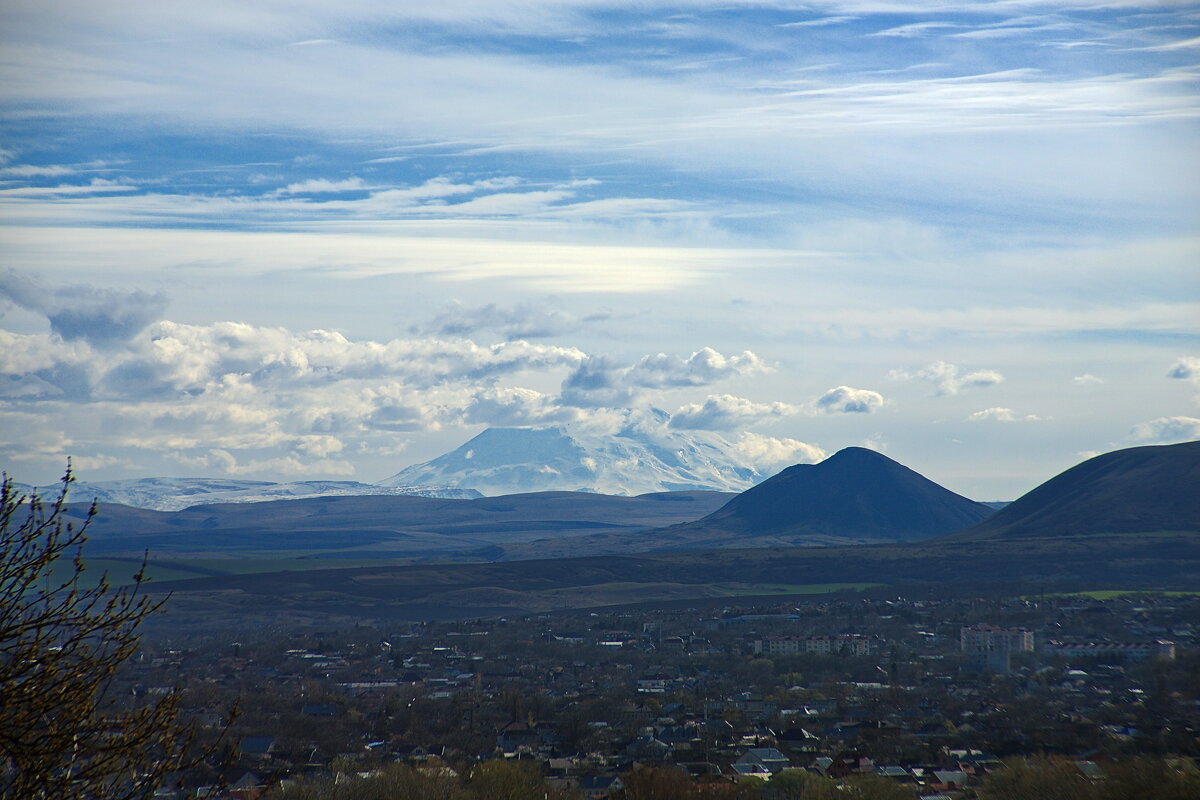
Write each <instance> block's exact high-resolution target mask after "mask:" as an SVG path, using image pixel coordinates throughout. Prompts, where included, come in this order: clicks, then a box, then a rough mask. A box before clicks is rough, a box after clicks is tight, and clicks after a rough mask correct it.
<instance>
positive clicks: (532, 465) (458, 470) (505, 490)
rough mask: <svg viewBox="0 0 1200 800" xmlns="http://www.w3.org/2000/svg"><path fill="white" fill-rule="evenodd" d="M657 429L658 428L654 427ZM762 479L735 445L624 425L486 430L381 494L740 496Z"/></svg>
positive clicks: (400, 476)
mask: <svg viewBox="0 0 1200 800" xmlns="http://www.w3.org/2000/svg"><path fill="white" fill-rule="evenodd" d="M662 421H664V422H665V418H664V420H662ZM766 477H767V473H763V472H760V471H759V469H758V468H756V467H755V465H754V464H752V463H751V462H750V461H749V459H747V458H744V457H742V456H740V455H739V454H738V448H737V447H736V445H735V444H734V443H733V442H731V441H729V440H728V439H726V438H724V437H722V436H720V435H718V434H712V433H692V432H689V433H681V432H674V431H669V430H667V429H666V428H665V427H664V426H657V427H655V429H654V431H653V432H649V431H647V430H645V429H643V428H641V427H638V426H635V425H629V426H627V427H625V428H623V429H622V430H619V431H617V432H616V433H611V432H600V431H595V430H592V429H590V428H588V427H585V426H581V425H562V426H556V427H549V428H489V429H487V430H485V431H484V432H483V433H481V434H479V435H478V436H476V437H475V438H473V439H471V440H470V441H469V442H467V443H466V444H464V445H463V446H462V447H459V448H458V449H456V450H454V451H452V452H450V453H446V454H445V455H442V456H439V457H437V458H435V459H433V460H432V461H427V462H425V463H423V464H415V465H413V466H411V467H408V468H407V469H404V470H402V471H400V472H398V473H396V474H395V475H393V476H392V477H390V478H387V479H386V480H383V481H380V482H379V483H380V485H381V486H400V485H436V486H458V487H463V488H471V489H477V490H479V491H480V492H483V493H484V494H486V495H503V494H515V493H518V492H536V491H572V492H598V493H600V494H618V495H639V494H647V493H650V492H678V491H719V492H740V491H742V490H743V489H747V488H749V487H750V486H753V485H754V484H755V483H758V482H759V481H761V480H763V479H764V478H766Z"/></svg>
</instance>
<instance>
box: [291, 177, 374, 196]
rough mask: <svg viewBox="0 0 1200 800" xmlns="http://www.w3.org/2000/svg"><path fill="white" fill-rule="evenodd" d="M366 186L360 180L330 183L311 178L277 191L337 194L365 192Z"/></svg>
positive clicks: (329, 181)
mask: <svg viewBox="0 0 1200 800" xmlns="http://www.w3.org/2000/svg"><path fill="white" fill-rule="evenodd" d="M368 188H370V187H368V186H367V184H366V183H365V182H364V181H363V179H362V178H344V179H343V180H340V181H331V180H328V179H326V178H312V179H309V180H306V181H300V182H299V183H289V184H288V185H287V186H285V187H283V188H282V189H280V190H279V193H280V194H337V193H340V192H362V191H365V190H367V189H368Z"/></svg>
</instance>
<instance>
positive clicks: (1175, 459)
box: [946, 441, 1200, 540]
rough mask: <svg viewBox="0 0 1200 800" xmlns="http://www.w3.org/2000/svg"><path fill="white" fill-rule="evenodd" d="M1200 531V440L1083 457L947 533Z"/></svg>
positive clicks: (1043, 534)
mask: <svg viewBox="0 0 1200 800" xmlns="http://www.w3.org/2000/svg"><path fill="white" fill-rule="evenodd" d="M1164 531H1173V532H1180V531H1194V532H1200V441H1197V442H1184V443H1183V444H1168V445H1155V446H1149V447H1131V448H1128V449H1126V450H1116V451H1113V452H1111V453H1105V454H1104V455H1099V456H1096V457H1095V458H1091V459H1088V460H1087V461H1084V462H1083V463H1082V464H1079V465H1077V466H1074V467H1072V468H1071V469H1069V470H1067V471H1066V472H1063V473H1060V474H1059V475H1057V476H1055V477H1053V478H1051V479H1050V480H1048V481H1046V482H1045V483H1043V484H1042V485H1041V486H1038V487H1037V488H1036V489H1034V490H1033V491H1031V492H1029V493H1027V494H1025V495H1023V496H1022V497H1021V498H1020V499H1018V500H1015V501H1013V502H1012V503H1009V504H1008V505H1007V506H1005V507H1004V508H1003V509H1002V510H1000V511H998V512H996V514H995V515H994V516H992V517H990V518H989V519H986V520H984V521H983V522H981V523H980V524H978V525H975V526H974V527H972V528H969V529H968V530H965V531H960V532H958V533H955V534H952V535H951V536H949V537H946V538H947V540H950V539H954V540H967V539H1001V538H1004V539H1025V538H1030V537H1060V536H1079V535H1088V534H1100V533H1105V534H1108V533H1120V534H1126V533H1127V534H1136V533H1155V532H1164Z"/></svg>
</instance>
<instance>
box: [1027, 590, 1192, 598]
mask: <svg viewBox="0 0 1200 800" xmlns="http://www.w3.org/2000/svg"><path fill="white" fill-rule="evenodd" d="M1135 595H1161V596H1165V597H1195V596H1197V595H1200V591H1195V592H1192V591H1159V590H1156V589H1090V590H1085V591H1081V592H1055V593H1053V594H1047V595H1045V597H1090V598H1091V599H1092V600H1115V599H1116V598H1118V597H1131V596H1135ZM1030 599H1033V598H1030Z"/></svg>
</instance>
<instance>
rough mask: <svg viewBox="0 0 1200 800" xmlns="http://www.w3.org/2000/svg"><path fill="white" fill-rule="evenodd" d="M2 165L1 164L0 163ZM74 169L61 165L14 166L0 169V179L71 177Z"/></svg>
mask: <svg viewBox="0 0 1200 800" xmlns="http://www.w3.org/2000/svg"><path fill="white" fill-rule="evenodd" d="M0 163H2V162H0ZM74 173H75V169H74V168H72V167H66V166H63V165H62V164H48V165H46V166H38V165H35V164H15V165H13V166H11V167H2V168H0V177H4V178H57V177H60V176H62V175H73V174H74Z"/></svg>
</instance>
